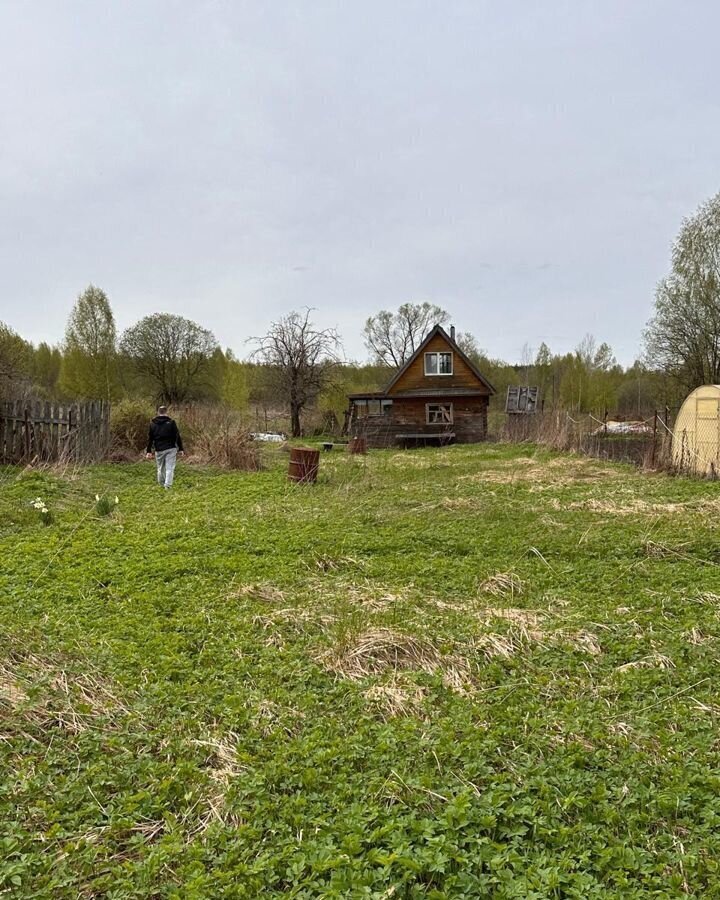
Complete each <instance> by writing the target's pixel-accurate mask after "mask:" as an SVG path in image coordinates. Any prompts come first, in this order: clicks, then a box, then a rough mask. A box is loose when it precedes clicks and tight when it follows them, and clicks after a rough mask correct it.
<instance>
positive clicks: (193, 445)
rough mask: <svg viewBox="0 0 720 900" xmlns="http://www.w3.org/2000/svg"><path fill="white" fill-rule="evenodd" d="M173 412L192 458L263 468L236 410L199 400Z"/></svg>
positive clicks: (248, 468)
mask: <svg viewBox="0 0 720 900" xmlns="http://www.w3.org/2000/svg"><path fill="white" fill-rule="evenodd" d="M170 414H171V415H173V411H172V410H171V411H170ZM174 416H175V418H176V420H177V423H178V427H179V428H180V433H181V434H182V438H183V443H184V444H185V449H186V452H187V453H188V456H189V458H190V459H191V460H192V461H195V462H200V463H205V464H208V465H213V466H222V467H223V468H227V469H240V470H242V471H244V472H257V471H259V470H260V469H261V468H262V457H261V454H260V449H259V448H258V446H257V444H255V443H254V441H252V439H251V438H250V435H249V433H248V431H247V430H246V429H245V428H244V427H243V424H242V420H241V417H240V415H239V414H238V413H237V412H236V411H235V410H232V409H229V408H227V407H224V406H213V405H201V404H198V405H194V406H186V407H183V408H181V409H176V410H175V412H174Z"/></svg>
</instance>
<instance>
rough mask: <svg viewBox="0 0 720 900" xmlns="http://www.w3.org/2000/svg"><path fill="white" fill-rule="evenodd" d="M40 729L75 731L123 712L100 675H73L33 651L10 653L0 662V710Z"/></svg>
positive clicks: (124, 708) (106, 724) (105, 724)
mask: <svg viewBox="0 0 720 900" xmlns="http://www.w3.org/2000/svg"><path fill="white" fill-rule="evenodd" d="M3 707H5V708H6V709H7V710H9V711H10V712H12V713H14V714H15V715H17V716H19V717H20V719H21V720H22V721H24V722H25V723H27V724H29V725H34V726H36V727H38V728H41V729H43V730H47V729H49V728H61V729H63V730H64V731H66V732H68V733H70V734H81V733H82V732H84V731H87V730H88V729H89V728H92V727H97V726H98V724H99V723H100V722H102V726H103V727H104V728H106V727H109V726H111V725H112V720H113V717H115V716H117V715H118V714H119V713H127V712H128V711H129V710H128V708H127V706H125V705H124V704H123V703H122V702H121V701H120V699H119V698H118V696H117V694H116V693H115V691H114V688H113V686H112V685H111V684H110V683H109V682H108V681H107V680H106V679H103V678H100V677H99V676H96V675H93V674H92V673H90V672H87V671H86V672H83V674H82V675H73V674H72V673H69V672H67V671H66V670H65V669H63V668H61V667H60V665H59V663H57V662H55V661H53V660H49V659H42V658H41V657H39V656H36V655H34V654H30V653H27V654H19V653H18V654H15V653H11V654H10V656H9V657H8V658H6V659H5V660H3V661H2V662H0V709H2V708H3Z"/></svg>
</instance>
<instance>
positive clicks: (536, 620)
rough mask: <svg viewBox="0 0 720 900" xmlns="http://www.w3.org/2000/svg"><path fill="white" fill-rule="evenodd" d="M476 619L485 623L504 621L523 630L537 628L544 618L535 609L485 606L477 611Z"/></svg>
mask: <svg viewBox="0 0 720 900" xmlns="http://www.w3.org/2000/svg"><path fill="white" fill-rule="evenodd" d="M477 615H478V617H479V618H480V619H483V620H485V621H486V622H489V621H491V620H492V619H505V620H506V621H508V622H512V623H513V625H521V626H523V627H524V628H537V627H538V626H539V625H540V623H541V621H542V620H543V619H544V618H545V614H544V613H541V612H539V611H538V610H536V609H518V608H517V607H497V606H486V607H485V608H484V609H481V610H479V612H478V614H477Z"/></svg>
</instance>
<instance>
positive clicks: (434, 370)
mask: <svg viewBox="0 0 720 900" xmlns="http://www.w3.org/2000/svg"><path fill="white" fill-rule="evenodd" d="M452 373H453V355H452V353H450V352H448V353H426V354H425V374H426V375H452Z"/></svg>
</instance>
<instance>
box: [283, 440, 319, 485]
mask: <svg viewBox="0 0 720 900" xmlns="http://www.w3.org/2000/svg"><path fill="white" fill-rule="evenodd" d="M319 468H320V451H319V450H312V449H310V448H309V447H293V448H292V449H291V450H290V466H289V468H288V478H289V479H290V481H296V482H297V483H298V484H314V483H315V481H316V480H317V473H318V469H319Z"/></svg>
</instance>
